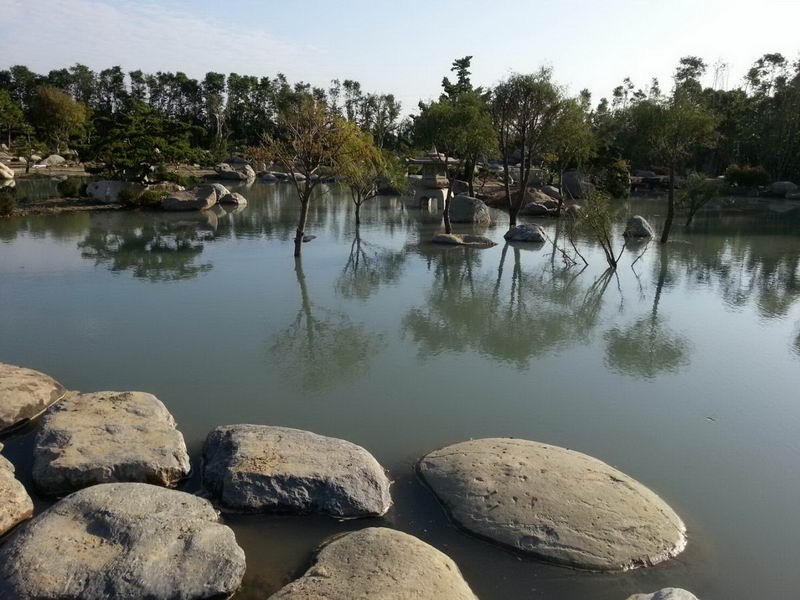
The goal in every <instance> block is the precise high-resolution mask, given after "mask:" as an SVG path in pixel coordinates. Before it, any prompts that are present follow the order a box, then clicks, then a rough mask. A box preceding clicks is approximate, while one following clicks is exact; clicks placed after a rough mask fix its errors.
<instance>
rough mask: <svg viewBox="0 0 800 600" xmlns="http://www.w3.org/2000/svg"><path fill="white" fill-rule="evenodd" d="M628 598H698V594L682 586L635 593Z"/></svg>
mask: <svg viewBox="0 0 800 600" xmlns="http://www.w3.org/2000/svg"><path fill="white" fill-rule="evenodd" d="M628 600H697V596H695V595H694V594H692V593H690V592H687V591H686V590H682V589H680V588H664V589H663V590H659V591H657V592H653V593H652V594H634V595H633V596H630V597H629V598H628Z"/></svg>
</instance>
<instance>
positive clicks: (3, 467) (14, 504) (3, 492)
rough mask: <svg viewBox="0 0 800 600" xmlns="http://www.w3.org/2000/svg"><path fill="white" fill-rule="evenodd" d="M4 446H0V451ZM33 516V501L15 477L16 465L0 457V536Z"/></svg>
mask: <svg viewBox="0 0 800 600" xmlns="http://www.w3.org/2000/svg"><path fill="white" fill-rule="evenodd" d="M2 450H3V444H0V451H2ZM32 516H33V501H32V500H31V497H30V496H29V495H28V492H27V491H26V490H25V486H24V485H22V484H21V483H20V482H19V481H17V478H16V477H15V476H14V465H12V464H11V463H10V462H9V461H8V460H7V459H6V458H4V457H3V456H0V535H3V534H4V533H6V532H7V531H9V530H10V529H11V528H12V527H14V526H15V525H16V524H17V523H21V522H22V521H24V520H25V519H30V518H31V517H32Z"/></svg>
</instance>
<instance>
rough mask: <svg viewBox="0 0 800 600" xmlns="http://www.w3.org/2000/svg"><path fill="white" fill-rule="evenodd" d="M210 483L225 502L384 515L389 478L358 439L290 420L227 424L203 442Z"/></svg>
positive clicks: (251, 507) (257, 508)
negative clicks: (280, 423) (290, 423)
mask: <svg viewBox="0 0 800 600" xmlns="http://www.w3.org/2000/svg"><path fill="white" fill-rule="evenodd" d="M203 458H204V460H205V471H204V483H205V487H206V489H208V490H209V492H211V494H212V495H213V496H214V498H216V499H217V500H218V501H219V503H220V504H221V505H222V506H223V507H225V508H228V509H232V510H240V511H247V512H288V513H322V514H326V515H330V516H332V517H340V518H356V517H367V516H375V515H383V514H385V513H386V511H387V510H389V506H390V505H391V503H392V498H391V495H390V494H389V484H390V482H389V479H388V478H387V477H386V473H385V472H384V470H383V467H381V465H380V464H378V461H377V460H375V458H374V457H373V456H372V455H371V454H370V453H369V452H367V451H366V450H365V449H364V448H362V447H361V446H357V445H356V444H353V443H351V442H348V441H345V440H340V439H337V438H331V437H325V436H322V435H317V434H316V433H311V432H310V431H302V430H300V429H289V428H287V427H272V426H268V425H226V426H222V427H217V428H216V429H214V430H213V431H211V433H209V434H208V438H207V439H206V443H205V447H204V448H203Z"/></svg>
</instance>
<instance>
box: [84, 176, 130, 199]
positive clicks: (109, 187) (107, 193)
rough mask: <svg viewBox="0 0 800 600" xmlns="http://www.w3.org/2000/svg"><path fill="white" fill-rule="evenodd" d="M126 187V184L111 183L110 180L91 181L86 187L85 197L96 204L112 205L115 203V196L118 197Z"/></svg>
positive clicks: (119, 182) (120, 182)
mask: <svg viewBox="0 0 800 600" xmlns="http://www.w3.org/2000/svg"><path fill="white" fill-rule="evenodd" d="M126 185H128V184H126V183H125V182H124V181H112V180H110V179H101V180H100V181H92V182H91V183H90V184H89V185H87V186H86V195H87V196H89V198H91V199H92V200H95V201H97V202H102V203H104V204H114V203H116V202H117V196H119V193H120V191H121V190H122V188H124V187H125V186H126Z"/></svg>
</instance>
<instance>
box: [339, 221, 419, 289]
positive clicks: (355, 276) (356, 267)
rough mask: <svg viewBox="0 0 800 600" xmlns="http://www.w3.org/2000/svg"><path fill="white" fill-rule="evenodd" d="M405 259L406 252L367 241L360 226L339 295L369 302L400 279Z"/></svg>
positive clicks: (342, 276) (341, 278)
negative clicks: (379, 291) (372, 297)
mask: <svg viewBox="0 0 800 600" xmlns="http://www.w3.org/2000/svg"><path fill="white" fill-rule="evenodd" d="M405 259H406V253H405V252H403V251H394V250H389V249H387V248H383V247H381V246H377V245H375V244H372V243H370V242H367V241H365V240H363V239H362V238H361V232H360V228H359V227H358V226H356V231H355V235H354V236H353V241H352V242H351V244H350V254H349V255H348V257H347V263H346V264H345V266H344V268H343V269H342V274H341V275H340V276H339V278H338V279H337V280H336V291H337V293H338V294H340V295H341V296H343V297H345V298H359V299H361V300H366V299H367V298H369V297H370V296H371V295H372V294H373V293H375V292H376V291H377V290H378V289H379V288H380V287H381V285H384V284H387V283H394V282H396V281H397V280H398V279H400V276H401V275H402V274H403V265H404V263H405Z"/></svg>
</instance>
